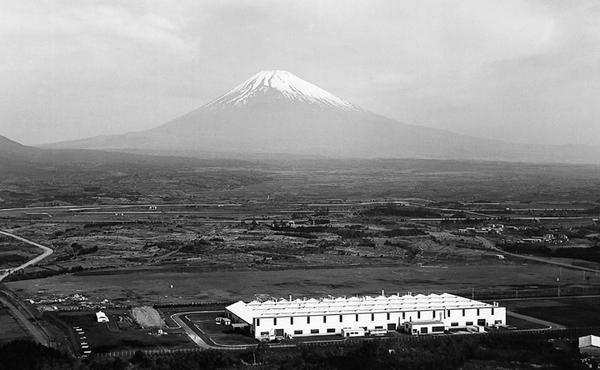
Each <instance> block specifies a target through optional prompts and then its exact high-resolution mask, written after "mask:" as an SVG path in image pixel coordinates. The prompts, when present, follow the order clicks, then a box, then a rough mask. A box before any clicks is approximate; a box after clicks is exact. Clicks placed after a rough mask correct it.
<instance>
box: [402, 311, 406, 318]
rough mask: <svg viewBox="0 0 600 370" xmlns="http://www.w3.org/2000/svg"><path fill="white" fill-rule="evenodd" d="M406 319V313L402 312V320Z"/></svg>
mask: <svg viewBox="0 0 600 370" xmlns="http://www.w3.org/2000/svg"><path fill="white" fill-rule="evenodd" d="M404 319H406V312H402V320H404Z"/></svg>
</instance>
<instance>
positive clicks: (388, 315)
mask: <svg viewBox="0 0 600 370" xmlns="http://www.w3.org/2000/svg"><path fill="white" fill-rule="evenodd" d="M389 319H390V313H389V312H388V313H387V320H389Z"/></svg>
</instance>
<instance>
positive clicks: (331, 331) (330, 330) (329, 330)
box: [327, 328, 335, 333]
mask: <svg viewBox="0 0 600 370" xmlns="http://www.w3.org/2000/svg"><path fill="white" fill-rule="evenodd" d="M327 332H328V333H335V329H334V328H329V329H327Z"/></svg>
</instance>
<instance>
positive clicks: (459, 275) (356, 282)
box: [8, 263, 599, 305]
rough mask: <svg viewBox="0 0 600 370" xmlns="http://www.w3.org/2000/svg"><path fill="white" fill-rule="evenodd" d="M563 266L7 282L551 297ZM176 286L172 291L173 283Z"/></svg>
mask: <svg viewBox="0 0 600 370" xmlns="http://www.w3.org/2000/svg"><path fill="white" fill-rule="evenodd" d="M558 273H559V269H558V268H555V267H552V266H548V265H542V264H517V263H493V264H473V265H442V264H440V265H436V266H422V267H419V266H410V265H401V266H398V265H396V266H382V267H349V268H326V269H323V268H315V269H292V270H275V271H212V272H197V271H194V268H193V267H190V268H185V267H173V268H172V269H170V268H168V267H165V266H162V267H154V268H148V269H142V270H136V269H133V270H128V271H123V270H121V271H119V270H114V271H93V272H83V273H79V274H68V275H59V276H53V277H49V278H46V279H32V280H22V281H15V282H10V283H8V286H9V287H10V288H11V289H13V290H14V291H16V292H17V293H18V294H19V295H20V296H22V297H24V298H29V297H34V298H35V297H48V298H50V297H64V296H68V295H72V294H73V293H74V292H79V293H81V294H85V295H86V296H87V297H88V298H89V299H90V300H91V301H97V302H100V301H102V300H104V299H108V300H109V301H114V302H120V303H122V304H132V305H138V304H157V303H181V302H183V303H185V302H198V301H208V302H211V301H229V300H236V299H251V298H252V297H253V296H254V295H255V294H267V295H271V296H275V297H287V296H288V295H290V294H292V295H294V296H327V295H353V294H371V295H373V294H378V293H380V292H381V289H385V290H386V291H387V292H389V293H396V292H400V293H406V292H409V291H411V292H414V293H418V292H422V293H427V292H444V291H449V292H462V294H466V295H470V293H471V290H472V289H473V292H474V295H475V298H478V297H482V296H483V295H485V296H487V297H489V296H508V297H513V296H514V294H515V290H518V291H520V292H521V293H518V292H517V293H516V294H521V295H523V294H524V293H525V292H526V291H528V290H530V291H533V292H535V290H536V289H539V290H542V291H544V292H546V291H548V292H550V293H551V294H552V293H553V292H555V290H554V289H555V287H554V285H553V284H554V283H555V281H556V276H557V274H558ZM560 273H561V274H562V275H561V276H562V277H561V284H563V291H564V290H566V289H567V287H568V286H571V285H574V286H586V287H590V289H591V288H594V287H597V285H598V283H599V282H598V281H596V280H597V278H596V277H593V279H592V280H588V281H587V282H584V281H583V280H582V274H581V273H580V272H578V271H572V270H567V269H562V271H561V272H560ZM584 283H585V284H584ZM171 286H172V288H171Z"/></svg>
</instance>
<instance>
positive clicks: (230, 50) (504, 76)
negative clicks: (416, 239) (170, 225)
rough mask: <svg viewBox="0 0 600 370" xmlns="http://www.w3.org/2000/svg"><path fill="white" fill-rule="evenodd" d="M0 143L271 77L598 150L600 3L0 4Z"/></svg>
mask: <svg viewBox="0 0 600 370" xmlns="http://www.w3.org/2000/svg"><path fill="white" fill-rule="evenodd" d="M0 9H2V10H1V11H0V47H1V49H2V52H1V56H2V57H1V58H0V134H1V135H6V136H8V137H11V138H13V139H16V140H19V141H21V142H23V143H26V144H37V143H44V142H52V141H58V140H65V139H74V138H82V137H88V136H93V135H98V134H109V133H122V132H126V131H133V130H140V129H144V128H150V127H154V126H157V125H159V124H161V123H164V122H166V121H168V120H170V119H172V118H175V117H176V116H178V115H181V114H184V113H186V112H187V111H189V110H191V109H194V108H196V107H198V106H200V105H202V104H204V103H206V102H208V101H209V100H211V99H213V98H216V97H218V96H219V95H221V94H222V93H224V92H226V91H227V90H228V89H230V88H231V87H233V86H234V85H237V84H238V83H240V82H241V81H243V80H245V79H246V78H248V77H249V76H250V75H252V74H254V73H256V72H257V71H259V70H263V69H285V70H289V71H290V72H292V73H294V74H296V75H298V76H299V77H301V78H303V79H305V80H307V81H310V82H312V83H315V84H316V85H319V86H320V87H322V88H324V89H326V90H328V91H330V92H332V93H334V94H336V95H339V96H340V97H342V98H345V99H347V100H350V101H351V102H353V103H355V104H358V105H360V106H362V107H363V108H366V109H369V110H372V111H374V112H377V113H380V114H383V115H386V116H389V117H391V118H395V119H398V120H400V121H403V122H407V123H413V124H419V125H424V126H431V127H438V128H444V129H448V130H452V131H456V132H460V133H467V134H471V135H474V136H485V137H496V138H500V139H505V140H510V141H519V142H537V143H586V144H600V1H597V0H590V1H584V0H578V1H564V0H556V1H552V0H539V1H534V0H531V1H525V0H524V1H511V0H497V1H484V0H466V1H465V0H460V1H458V0H457V1H448V0H440V1H428V0H425V1H424V0H414V1H402V0H389V1H383V0H379V1H378V0H373V1H372V0H370V1H364V0H361V1H352V0H339V1H333V0H327V1H314V0H312V1H306V0H303V1H297V0H293V1H282V0H274V1H261V0H248V1H225V0H218V1H217V0H214V1H200V0H189V1H187V0H177V1H166V0H164V1H134V0H132V1H129V0H128V1H116V0H115V1H85V0H60V1H59V0H55V1H51V0H50V1H43V0H42V1H40V0H36V1H33V0H32V1H29V0H26V1H24V0H14V1H12V0H10V1H8V0H0Z"/></svg>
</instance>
